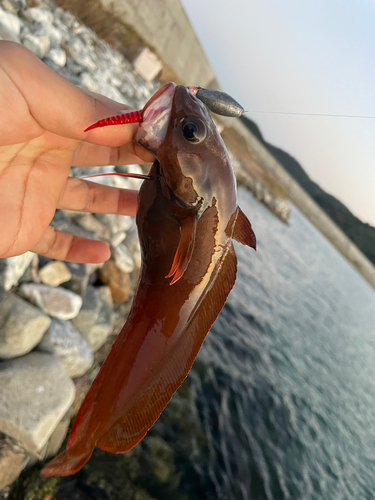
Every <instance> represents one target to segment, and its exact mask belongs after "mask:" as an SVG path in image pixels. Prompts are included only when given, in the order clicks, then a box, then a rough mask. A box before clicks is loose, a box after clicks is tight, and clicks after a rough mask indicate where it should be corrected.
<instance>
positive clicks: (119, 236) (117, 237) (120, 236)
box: [110, 231, 126, 248]
mask: <svg viewBox="0 0 375 500" xmlns="http://www.w3.org/2000/svg"><path fill="white" fill-rule="evenodd" d="M125 237H126V233H125V231H119V232H118V233H116V234H114V235H113V236H112V238H111V240H110V243H111V247H113V248H116V247H118V246H119V244H120V243H122V242H123V241H124V239H125Z"/></svg>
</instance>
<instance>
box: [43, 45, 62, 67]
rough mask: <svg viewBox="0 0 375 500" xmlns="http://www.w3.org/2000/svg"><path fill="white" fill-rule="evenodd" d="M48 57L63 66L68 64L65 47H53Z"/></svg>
mask: <svg viewBox="0 0 375 500" xmlns="http://www.w3.org/2000/svg"><path fill="white" fill-rule="evenodd" d="M47 57H48V58H49V59H51V61H53V62H54V63H55V64H57V66H60V67H63V66H65V64H66V52H65V50H63V49H58V48H56V49H51V50H50V51H49V52H48V54H47Z"/></svg>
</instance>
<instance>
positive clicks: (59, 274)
mask: <svg viewBox="0 0 375 500" xmlns="http://www.w3.org/2000/svg"><path fill="white" fill-rule="evenodd" d="M39 278H40V280H41V281H42V282H43V283H44V284H45V285H51V286H54V287H57V286H59V285H61V283H65V282H66V281H69V280H70V279H71V278H72V273H71V272H70V270H69V268H68V266H67V265H66V264H65V262H60V261H58V260H54V261H51V262H49V263H48V264H46V265H45V266H43V267H42V268H41V269H40V270H39Z"/></svg>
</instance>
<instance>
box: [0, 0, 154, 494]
mask: <svg viewBox="0 0 375 500" xmlns="http://www.w3.org/2000/svg"><path fill="white" fill-rule="evenodd" d="M29 5H30V6H29ZM0 38H2V39H6V40H12V41H14V42H18V43H22V44H23V45H24V46H25V47H27V48H28V49H30V50H32V51H33V52H34V53H35V54H36V55H37V56H38V57H39V58H41V59H42V60H43V61H44V62H45V63H46V64H48V65H49V66H50V67H51V68H52V69H53V70H54V71H56V72H57V73H59V74H61V75H62V76H64V77H65V78H67V79H69V80H70V81H72V82H73V83H74V84H76V85H79V86H82V87H84V88H86V89H88V90H91V91H94V92H100V93H101V94H104V95H106V96H108V97H110V98H112V99H115V100H117V101H120V102H123V103H125V104H128V105H130V106H132V107H134V108H136V109H140V108H142V107H143V105H144V103H145V102H146V101H147V100H148V98H149V97H150V96H151V95H152V94H153V93H154V92H155V91H156V89H157V88H158V87H159V85H160V84H159V83H157V82H151V83H149V82H145V81H144V80H143V79H142V78H141V77H140V76H139V75H138V74H137V73H136V72H135V71H134V69H133V67H132V64H131V63H130V62H129V61H127V60H125V59H124V58H123V57H122V56H121V55H120V54H118V53H116V52H115V51H113V50H112V49H110V47H108V46H107V45H106V44H105V43H104V42H102V41H101V40H99V39H98V38H97V36H96V35H95V34H94V33H93V32H92V31H91V30H89V29H88V28H86V27H85V26H83V25H82V24H80V23H79V22H78V21H76V19H75V18H74V16H72V15H71V14H70V13H68V12H65V11H64V10H62V9H60V8H58V7H56V6H55V5H54V4H52V3H50V2H33V3H32V4H31V3H30V4H28V3H26V2H25V1H23V0H1V2H0ZM116 169H117V170H118V171H122V170H127V169H129V171H132V172H142V169H141V167H140V166H139V165H131V166H127V167H116ZM114 171H115V168H114V167H111V166H109V167H105V168H100V167H96V168H92V169H80V168H72V175H77V176H79V175H83V174H85V175H88V174H90V173H92V172H95V173H99V172H106V173H107V172H114ZM101 181H102V182H106V183H108V184H112V185H116V186H119V187H123V188H132V189H137V188H138V187H139V185H140V181H137V180H133V179H130V180H129V179H125V178H123V177H112V178H108V177H107V178H103V179H101ZM52 225H54V226H55V227H56V228H58V229H61V230H64V231H67V232H69V233H72V234H76V235H81V236H85V237H89V238H93V239H96V238H100V239H102V240H105V241H107V242H108V243H109V244H110V246H111V250H112V257H111V259H110V260H109V261H108V262H106V263H105V264H104V265H85V264H72V263H64V262H59V261H52V260H49V259H46V258H42V257H38V256H37V255H35V254H32V253H31V252H28V253H26V254H24V255H21V256H18V257H13V258H9V259H2V260H0V490H2V495H3V497H6V495H7V491H9V488H8V487H9V485H10V484H11V483H13V481H14V480H15V479H16V478H17V477H18V476H19V474H20V472H21V471H22V470H23V469H24V468H25V467H26V468H27V467H28V466H30V465H31V464H33V463H35V462H36V461H39V460H43V459H45V458H47V457H50V456H52V455H54V454H56V453H57V452H58V450H59V448H60V447H61V445H62V443H63V440H64V438H65V435H66V433H67V431H68V426H69V422H70V417H71V414H72V408H74V407H77V406H79V401H82V399H83V396H84V392H85V391H86V390H87V388H88V386H89V381H90V380H89V379H91V380H92V379H93V377H94V376H95V374H96V372H97V368H95V365H97V364H98V362H99V361H100V360H101V358H102V357H103V355H101V356H100V355H98V352H99V351H100V350H101V348H102V347H103V346H104V345H105V344H106V343H107V344H110V343H111V341H108V339H109V338H110V336H111V334H112V333H113V331H115V332H116V333H117V332H118V331H119V327H120V326H121V322H124V320H125V317H126V311H127V310H128V309H129V306H128V304H129V303H130V302H131V297H132V294H133V292H134V288H135V284H136V282H137V277H138V273H139V268H140V260H141V256H140V248H139V242H138V236H137V231H136V226H135V221H134V218H131V217H121V216H116V215H106V214H98V215H92V214H84V213H69V212H67V211H59V212H57V213H56V216H55V218H54V220H53V221H52ZM116 304H121V306H119V305H118V306H116ZM124 304H125V305H124ZM116 318H118V321H117V322H116ZM120 318H121V319H120ZM115 324H116V325H115ZM114 327H115V328H114ZM111 340H112V341H113V338H112V339H111ZM107 350H108V348H107ZM88 373H90V374H91V375H90V376H88ZM85 374H86V383H85V384H84V383H82V377H83V376H84V375H85ZM87 377H88V378H87ZM4 488H5V489H4ZM7 488H8V489H7ZM0 496H1V495H0Z"/></svg>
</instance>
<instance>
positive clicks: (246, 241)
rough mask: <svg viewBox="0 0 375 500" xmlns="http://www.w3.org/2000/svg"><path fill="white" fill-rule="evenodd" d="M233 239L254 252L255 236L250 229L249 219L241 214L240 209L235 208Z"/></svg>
mask: <svg viewBox="0 0 375 500" xmlns="http://www.w3.org/2000/svg"><path fill="white" fill-rule="evenodd" d="M233 238H234V239H235V240H236V241H238V242H239V243H242V245H248V246H249V247H251V248H254V250H256V236H255V233H254V231H253V228H252V227H251V224H250V221H249V219H248V218H247V217H246V215H245V214H244V213H243V212H242V210H241V209H240V207H237V217H236V222H235V223H234V230H233Z"/></svg>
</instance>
